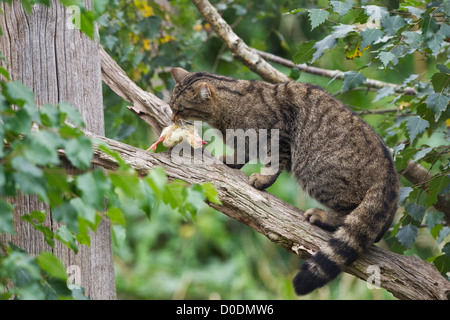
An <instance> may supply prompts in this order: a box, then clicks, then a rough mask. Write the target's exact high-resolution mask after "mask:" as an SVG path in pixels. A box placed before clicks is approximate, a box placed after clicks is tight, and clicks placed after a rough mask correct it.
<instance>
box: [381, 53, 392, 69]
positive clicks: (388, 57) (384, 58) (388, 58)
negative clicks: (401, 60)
mask: <svg viewBox="0 0 450 320" xmlns="http://www.w3.org/2000/svg"><path fill="white" fill-rule="evenodd" d="M378 58H379V59H380V60H381V62H382V63H383V66H384V67H385V68H386V66H387V65H388V64H389V62H391V61H393V60H394V58H395V54H393V53H392V52H386V51H382V52H380V54H379V55H378Z"/></svg>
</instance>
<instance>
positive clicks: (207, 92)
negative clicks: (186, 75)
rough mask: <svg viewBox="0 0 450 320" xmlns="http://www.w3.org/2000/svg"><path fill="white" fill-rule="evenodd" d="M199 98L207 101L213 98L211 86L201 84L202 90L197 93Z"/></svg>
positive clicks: (204, 83)
mask: <svg viewBox="0 0 450 320" xmlns="http://www.w3.org/2000/svg"><path fill="white" fill-rule="evenodd" d="M197 96H198V97H200V99H201V100H203V101H206V100H208V99H209V98H211V88H210V86H209V84H207V83H206V82H203V83H201V84H200V89H199V90H198V92H197Z"/></svg>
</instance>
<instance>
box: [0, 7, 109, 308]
mask: <svg viewBox="0 0 450 320" xmlns="http://www.w3.org/2000/svg"><path fill="white" fill-rule="evenodd" d="M85 5H86V6H87V7H88V8H89V7H90V5H91V4H90V1H88V0H85ZM1 9H2V10H3V14H2V15H0V26H1V28H2V31H3V35H2V36H1V37H0V52H2V53H3V55H4V56H5V59H6V66H5V67H6V69H7V70H8V71H9V73H10V76H11V80H18V81H21V82H22V83H24V84H25V85H26V86H27V87H29V88H30V89H31V90H33V91H34V93H35V100H36V103H37V104H38V105H42V104H45V103H51V104H57V103H58V102H69V103H70V104H72V106H74V107H75V108H77V109H78V110H79V111H80V112H81V115H82V117H83V119H84V121H85V123H86V127H87V130H89V131H92V132H95V133H96V134H98V135H104V121H103V101H102V87H101V81H102V80H101V70H100V59H99V53H98V48H99V45H98V42H96V41H91V40H90V39H89V38H88V37H87V36H86V35H84V34H83V33H81V31H80V30H78V29H76V28H69V27H67V20H68V18H69V17H70V15H71V12H68V11H67V10H66V8H64V7H63V6H62V5H61V4H60V3H59V1H55V0H53V1H51V6H50V7H46V6H43V5H34V6H33V12H32V14H31V15H27V14H26V13H25V11H24V9H23V7H22V5H21V3H20V1H18V0H14V1H13V2H12V3H11V4H6V3H4V2H2V3H1ZM63 166H64V167H65V168H66V169H68V170H73V169H71V168H70V166H68V165H63ZM12 202H13V203H14V204H15V205H16V206H15V209H14V225H15V230H16V232H17V235H15V236H12V237H11V236H9V235H3V236H2V238H1V241H2V242H6V243H7V242H8V241H12V242H14V243H15V244H16V245H18V246H19V247H20V248H22V249H24V250H26V251H27V252H28V253H30V254H31V255H37V254H39V253H40V252H42V251H52V252H53V253H54V254H55V255H56V256H57V257H59V258H60V259H61V260H62V262H63V263H64V265H65V267H66V268H67V271H68V275H69V279H71V280H73V281H72V282H77V283H76V284H79V285H81V286H82V287H83V288H85V294H86V295H87V296H89V297H90V298H92V299H115V298H116V289H115V281H114V266H113V254H112V242H111V229H110V227H109V225H108V224H107V223H106V222H105V221H103V222H102V223H101V224H100V225H99V227H98V230H97V232H96V233H95V234H94V233H93V234H91V246H90V247H88V246H85V245H79V251H78V254H75V253H74V252H73V251H72V250H70V249H69V248H67V247H66V246H64V245H62V244H61V243H59V242H56V243H55V247H54V248H51V247H50V246H49V245H47V243H46V242H45V241H44V238H43V235H42V233H41V232H38V231H35V230H34V229H33V227H32V226H31V225H30V224H29V223H27V222H24V221H21V220H20V216H21V215H23V214H26V213H29V212H31V211H33V210H45V211H46V212H47V221H46V223H47V225H48V226H50V227H51V226H55V225H56V222H55V221H53V220H52V218H51V212H50V211H49V208H48V206H47V205H46V204H44V203H42V202H40V201H39V200H38V198H37V197H36V196H27V195H19V196H18V197H16V198H14V199H12ZM78 282H80V283H78Z"/></svg>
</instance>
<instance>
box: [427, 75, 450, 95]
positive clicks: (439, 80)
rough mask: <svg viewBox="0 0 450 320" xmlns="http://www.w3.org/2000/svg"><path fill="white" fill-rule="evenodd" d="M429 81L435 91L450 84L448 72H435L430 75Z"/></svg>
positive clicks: (439, 90)
mask: <svg viewBox="0 0 450 320" xmlns="http://www.w3.org/2000/svg"><path fill="white" fill-rule="evenodd" d="M431 83H432V84H433V88H434V91H435V92H441V91H442V90H444V89H446V88H448V87H449V86H450V74H448V73H442V72H437V73H435V74H433V76H432V77H431Z"/></svg>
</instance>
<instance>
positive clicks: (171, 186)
mask: <svg viewBox="0 0 450 320" xmlns="http://www.w3.org/2000/svg"><path fill="white" fill-rule="evenodd" d="M185 190H186V182H184V181H181V180H174V181H172V182H170V183H168V184H167V186H166V192H165V193H164V195H163V201H164V203H166V204H169V205H170V206H171V207H172V208H173V209H175V208H177V207H180V206H182V205H183V204H184V202H185V199H186V193H185V192H186V191H185Z"/></svg>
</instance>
